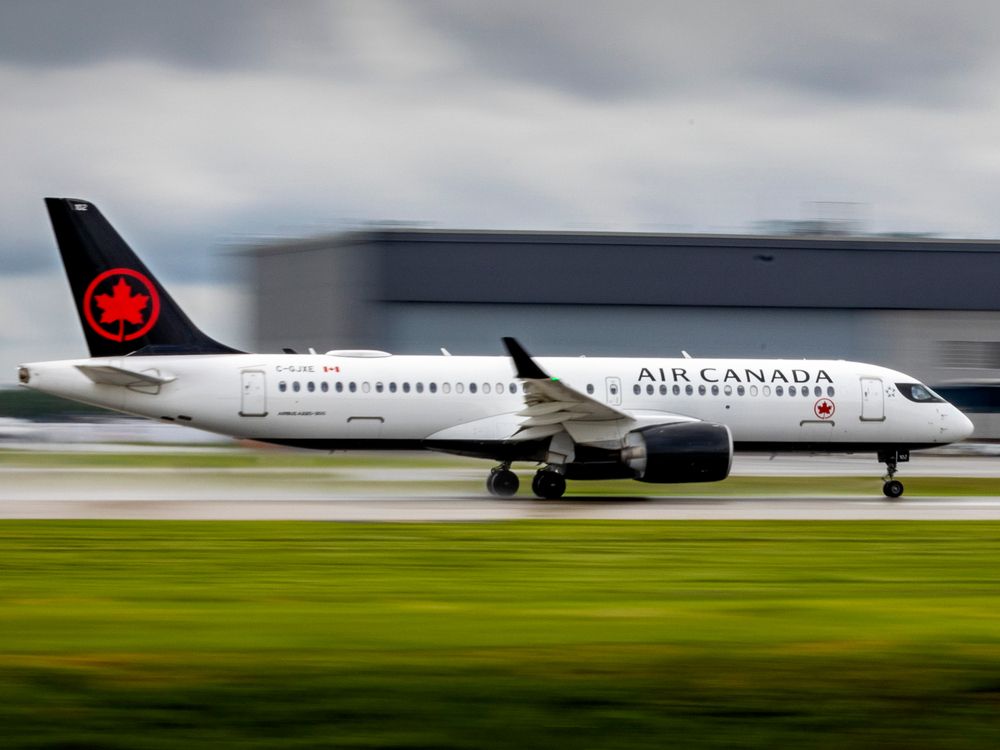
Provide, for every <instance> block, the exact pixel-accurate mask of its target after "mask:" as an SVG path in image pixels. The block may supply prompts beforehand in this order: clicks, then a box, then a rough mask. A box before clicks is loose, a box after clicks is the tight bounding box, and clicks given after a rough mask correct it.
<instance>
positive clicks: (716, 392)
mask: <svg viewBox="0 0 1000 750" xmlns="http://www.w3.org/2000/svg"><path fill="white" fill-rule="evenodd" d="M712 395H713V396H718V395H719V386H717V385H713V386H712Z"/></svg>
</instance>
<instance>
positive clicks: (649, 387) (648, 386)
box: [646, 383, 653, 396]
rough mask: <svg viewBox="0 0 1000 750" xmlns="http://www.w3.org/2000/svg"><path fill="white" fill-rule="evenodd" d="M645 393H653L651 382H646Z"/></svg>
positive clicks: (649, 394) (648, 394)
mask: <svg viewBox="0 0 1000 750" xmlns="http://www.w3.org/2000/svg"><path fill="white" fill-rule="evenodd" d="M646 395H647V396H652V395H653V384H652V383H650V384H648V385H647V386H646Z"/></svg>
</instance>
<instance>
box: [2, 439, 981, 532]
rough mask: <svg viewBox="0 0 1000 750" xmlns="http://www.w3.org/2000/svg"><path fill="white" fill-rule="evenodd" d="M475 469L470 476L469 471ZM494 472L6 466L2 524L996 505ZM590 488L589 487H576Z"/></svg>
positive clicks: (847, 463) (866, 515)
mask: <svg viewBox="0 0 1000 750" xmlns="http://www.w3.org/2000/svg"><path fill="white" fill-rule="evenodd" d="M473 467H474V468H473ZM487 470H488V464H486V463H483V464H482V465H481V466H480V465H479V464H475V463H473V464H470V468H465V467H462V468H451V467H448V468H418V469H401V468H390V469H385V468H378V467H377V466H376V467H374V468H358V467H352V466H350V465H345V464H343V463H339V464H338V462H337V461H336V460H331V467H330V468H329V469H325V468H309V469H294V468H293V469H273V468H264V469H253V468H250V469H246V468H240V469H198V468H185V469H150V468H90V467H88V468H68V467H67V468H17V467H0V518H90V519H158V518H159V519H263V520H270V519H303V520H328V521H492V520H502V519H514V518H566V519H831V520H835V519H893V520H901V519H912V520H920V519H943V520H947V519H980V520H981V519H993V520H1000V497H918V498H910V499H907V498H905V497H904V498H903V499H902V500H897V501H888V500H885V499H884V498H882V496H881V494H880V482H879V479H878V477H879V476H880V473H881V467H880V465H879V464H878V463H877V462H875V460H874V459H873V458H872V457H866V456H863V457H829V456H817V457H811V456H782V457H777V458H774V459H771V458H769V457H767V456H740V457H738V458H737V461H736V463H735V464H734V469H733V473H734V475H737V476H739V475H743V476H751V475H755V476H759V475H774V476H815V477H816V482H815V494H814V495H813V494H811V495H809V496H796V497H791V496H780V497H774V498H770V497H766V498H765V497H751V496H748V497H733V496H730V495H725V496H722V495H719V494H717V493H718V489H717V488H718V487H719V486H720V485H705V486H704V488H705V492H704V493H699V494H698V495H697V496H694V497H691V496H685V497H645V496H643V492H644V491H645V490H648V489H649V486H648V485H642V484H640V483H634V485H628V486H629V487H634V490H635V493H636V494H635V496H633V497H580V496H573V497H570V498H564V499H563V500H559V501H543V500H535V499H533V498H531V497H530V495H529V493H528V490H527V488H526V487H523V486H522V491H521V494H520V495H519V496H518V497H517V498H514V499H504V500H501V499H495V498H491V497H489V496H488V495H487V494H486V493H485V490H482V491H480V490H479V489H478V487H479V486H480V485H481V482H482V478H483V477H484V476H485V473H486V471H487ZM842 475H848V476H864V475H870V476H871V477H872V492H871V495H870V496H859V495H851V496H837V495H835V494H831V493H830V492H824V485H825V484H826V482H824V477H825V476H827V477H828V476H842ZM901 476H902V477H903V478H904V479H905V478H906V477H907V476H956V477H957V476H975V477H984V476H1000V459H998V458H995V457H975V456H971V457H970V456H946V455H931V456H919V457H915V458H914V460H913V461H912V462H911V463H910V464H908V465H906V466H905V467H904V468H903V470H902V472H901ZM576 486H577V487H585V486H586V485H585V484H582V483H581V484H577V485H576Z"/></svg>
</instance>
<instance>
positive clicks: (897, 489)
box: [878, 451, 910, 500]
mask: <svg viewBox="0 0 1000 750" xmlns="http://www.w3.org/2000/svg"><path fill="white" fill-rule="evenodd" d="M878 460H879V461H881V462H882V463H884V464H885V470H886V474H885V476H884V477H882V478H883V479H884V480H885V484H883V485H882V494H884V495H885V496H886V497H888V498H891V499H893V500H895V499H896V498H897V497H900V496H901V495H902V494H903V483H902V482H900V481H899V480H898V479H893V477H895V476H896V467H897V464H901V463H906V462H907V461H909V460H910V452H909V451H880V452H879V454H878Z"/></svg>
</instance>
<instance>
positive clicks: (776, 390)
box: [774, 385, 785, 396]
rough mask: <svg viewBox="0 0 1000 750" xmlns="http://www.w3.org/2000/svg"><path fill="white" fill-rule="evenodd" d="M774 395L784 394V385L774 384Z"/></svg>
mask: <svg viewBox="0 0 1000 750" xmlns="http://www.w3.org/2000/svg"><path fill="white" fill-rule="evenodd" d="M774 395H775V396H784V395H785V387H784V386H781V385H776V386H774Z"/></svg>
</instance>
